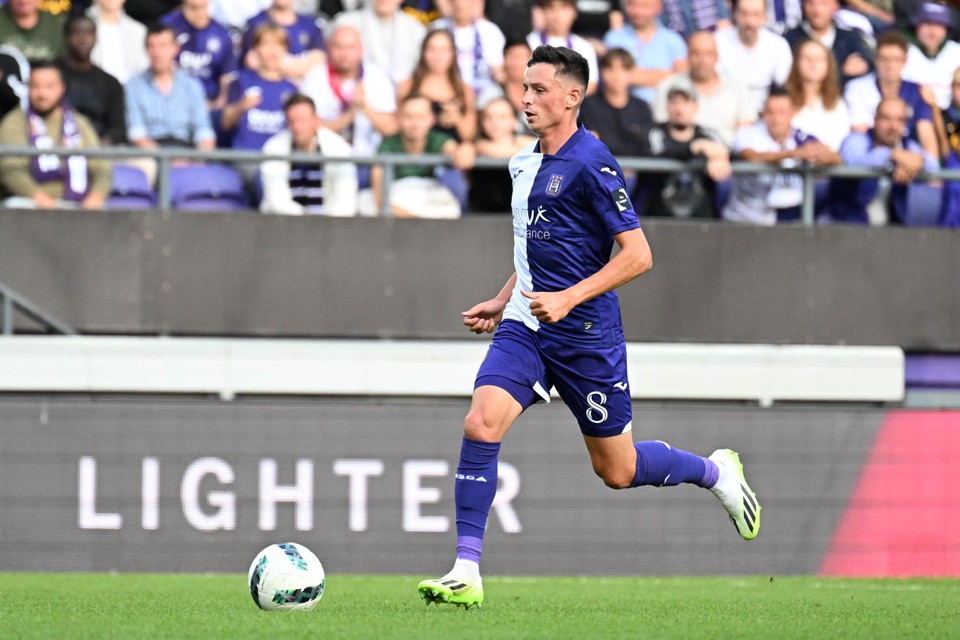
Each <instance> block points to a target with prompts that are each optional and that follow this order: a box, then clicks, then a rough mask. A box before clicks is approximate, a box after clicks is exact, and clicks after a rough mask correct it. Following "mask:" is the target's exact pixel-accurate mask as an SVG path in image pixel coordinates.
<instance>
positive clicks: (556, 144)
mask: <svg viewBox="0 0 960 640" xmlns="http://www.w3.org/2000/svg"><path fill="white" fill-rule="evenodd" d="M588 76H589V73H588V70H587V62H586V60H584V58H583V57H582V56H581V55H580V54H578V53H576V52H574V51H572V50H570V49H567V48H565V47H552V46H549V45H545V46H540V47H537V49H536V50H535V51H534V52H533V58H532V59H531V60H530V62H529V63H528V66H527V72H526V75H525V77H524V88H525V92H524V95H523V106H524V114H525V115H526V117H527V122H528V123H529V125H530V129H531V130H532V131H533V132H534V133H535V134H536V135H537V137H538V140H537V141H535V142H533V143H531V144H530V145H528V146H527V147H525V148H524V149H522V150H521V151H520V152H519V153H517V155H515V156H514V157H513V158H512V159H511V160H510V165H509V170H510V174H511V176H512V177H513V198H512V208H513V234H514V267H515V272H514V274H513V275H512V276H511V277H510V279H509V280H508V281H507V283H506V284H505V285H504V287H503V288H502V289H501V291H500V293H499V294H497V296H496V297H494V298H492V299H490V300H487V301H486V302H481V303H480V304H477V305H475V306H473V307H472V308H470V309H468V310H467V311H465V312H464V313H463V322H464V324H465V325H466V326H467V328H468V329H470V330H471V331H473V332H474V333H485V332H490V331H493V330H494V329H496V333H495V335H494V339H493V344H492V345H491V346H490V349H489V351H488V352H487V357H486V359H485V360H484V362H483V364H482V365H481V366H480V371H479V372H478V373H477V378H476V382H475V384H474V392H473V401H472V404H471V407H470V411H469V413H468V414H467V417H466V418H465V420H464V426H463V433H464V437H463V440H462V444H461V450H460V464H459V466H458V468H457V473H456V485H455V492H454V495H455V501H456V510H457V518H456V521H457V559H456V562H455V564H454V567H453V569H452V570H451V571H450V572H449V573H448V574H447V575H445V576H443V577H442V578H439V579H436V580H424V581H423V582H421V583H420V584H419V586H418V590H419V591H420V595H421V597H422V598H423V599H424V600H426V601H427V602H428V603H430V602H434V603H437V604H439V603H441V602H448V603H452V604H456V605H463V606H468V607H469V606H473V605H479V604H480V603H482V602H483V584H482V581H481V578H480V564H479V563H480V554H481V551H482V545H483V535H484V531H485V528H486V522H487V515H488V513H489V510H490V507H491V505H492V503H493V499H494V496H495V495H496V490H497V458H498V455H499V451H500V443H501V440H502V439H503V437H504V436H505V435H506V433H507V431H508V430H509V429H510V427H511V425H512V424H513V422H514V421H515V420H516V419H517V418H518V417H519V416H520V414H521V413H522V412H523V411H524V410H525V409H527V408H528V407H530V406H531V405H533V404H537V403H539V402H549V400H550V392H549V390H550V388H551V387H556V389H557V391H558V393H559V394H560V397H561V398H563V400H564V402H565V403H566V404H567V406H568V407H569V408H570V410H571V411H572V412H573V414H574V416H575V417H576V418H577V422H578V423H579V425H580V431H581V432H582V434H583V439H584V441H585V443H586V446H587V450H588V452H589V454H590V461H591V463H592V464H593V469H594V471H595V472H596V474H597V475H598V476H600V477H601V478H602V479H603V482H604V483H605V484H606V485H607V486H609V487H611V488H616V489H626V488H628V487H636V486H641V485H647V486H657V487H660V486H673V485H676V484H679V483H681V482H687V483H693V484H697V485H699V486H702V487H705V488H710V489H711V490H712V491H713V492H714V493H715V495H717V497H718V498H719V499H720V501H721V503H722V504H723V506H724V508H725V509H726V511H727V513H728V515H729V516H730V518H731V520H733V522H734V525H735V526H736V527H737V531H738V532H739V534H740V535H741V536H742V537H744V538H746V539H752V538H754V537H756V535H757V533H758V532H759V529H760V519H759V516H760V507H759V504H758V503H757V501H756V496H755V494H754V493H753V491H751V490H750V489H749V487H748V485H747V484H746V480H745V479H744V476H743V467H742V465H741V464H740V461H739V457H738V456H737V454H736V453H734V452H733V451H730V450H729V449H721V450H718V451H715V452H714V453H713V455H711V456H710V458H709V459H707V458H701V457H700V456H697V455H694V454H692V453H688V452H686V451H681V450H679V449H675V448H673V447H671V446H670V445H668V444H666V443H664V442H660V441H647V442H638V443H634V442H633V437H632V434H631V428H632V421H631V420H632V414H631V410H632V407H631V396H630V392H629V387H628V383H627V361H626V360H627V358H626V344H625V342H624V336H623V327H622V324H621V321H620V305H619V301H618V299H617V294H616V292H615V291H614V289H616V288H617V287H619V286H621V285H623V284H626V283H627V282H629V281H631V280H632V279H634V278H635V277H637V276H638V275H640V274H642V273H644V272H645V271H647V270H648V269H650V267H651V266H652V258H651V253H650V247H649V245H648V244H647V240H646V238H645V236H644V234H643V231H642V230H641V229H640V223H639V221H638V219H637V214H636V213H635V212H634V210H633V205H632V204H631V203H630V199H629V197H628V196H627V192H626V186H625V184H624V181H623V170H622V169H621V168H620V165H619V164H618V163H617V161H616V160H615V159H614V158H613V156H612V155H611V153H610V151H609V150H608V149H607V147H606V146H605V145H604V144H603V143H602V142H600V141H599V140H597V139H596V138H594V137H593V136H592V135H590V133H589V132H588V131H587V130H586V129H585V128H583V127H582V126H580V125H578V123H577V112H578V110H579V108H580V103H581V102H582V100H583V95H584V93H585V92H586V87H587V81H588ZM614 242H616V243H617V244H618V245H619V246H620V252H619V253H618V254H617V255H616V256H614V257H613V258H611V257H610V252H611V250H612V249H613V244H614ZM497 325H499V328H497Z"/></svg>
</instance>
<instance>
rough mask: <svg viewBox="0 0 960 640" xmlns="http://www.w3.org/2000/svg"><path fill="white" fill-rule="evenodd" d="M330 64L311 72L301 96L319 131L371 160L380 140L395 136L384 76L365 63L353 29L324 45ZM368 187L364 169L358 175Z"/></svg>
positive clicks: (391, 97) (392, 100) (393, 103)
mask: <svg viewBox="0 0 960 640" xmlns="http://www.w3.org/2000/svg"><path fill="white" fill-rule="evenodd" d="M327 47H328V54H329V64H321V65H319V66H317V67H314V68H313V70H312V71H310V72H309V73H308V74H307V76H306V77H305V78H304V79H303V84H302V85H300V91H301V92H303V93H304V94H306V95H308V96H310V97H311V98H313V101H314V103H315V104H316V106H317V115H318V116H320V119H321V120H322V121H323V123H324V126H326V127H327V128H329V129H331V130H333V131H336V132H337V133H339V134H340V135H342V136H343V137H344V138H345V139H346V140H347V142H349V143H350V145H351V147H352V148H353V153H354V155H358V156H372V155H374V154H375V153H376V150H377V147H378V146H379V145H380V140H381V139H382V137H383V136H386V135H392V134H394V133H396V132H397V114H396V111H397V98H396V94H395V92H394V90H393V83H392V82H391V81H390V77H389V76H388V75H387V73H386V72H385V71H383V70H382V69H380V68H379V67H378V66H376V65H374V64H372V63H370V62H364V60H363V44H362V43H361V40H360V33H359V32H358V31H357V29H356V28H355V27H352V26H350V25H341V26H339V27H337V28H335V29H334V31H333V33H332V34H331V35H330V39H329V40H328V41H327ZM360 174H361V178H360V183H361V186H366V185H367V184H369V167H363V168H362V169H361V171H360Z"/></svg>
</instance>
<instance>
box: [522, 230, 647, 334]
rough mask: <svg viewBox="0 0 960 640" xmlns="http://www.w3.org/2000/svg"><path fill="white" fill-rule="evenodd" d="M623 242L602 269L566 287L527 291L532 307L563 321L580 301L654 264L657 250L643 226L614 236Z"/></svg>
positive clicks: (542, 317) (542, 316) (544, 319)
mask: <svg viewBox="0 0 960 640" xmlns="http://www.w3.org/2000/svg"><path fill="white" fill-rule="evenodd" d="M613 239H614V240H616V241H617V244H618V245H620V252H619V253H618V254H617V255H615V256H614V257H613V258H612V259H611V260H610V262H608V263H607V264H606V265H604V267H603V268H602V269H600V271H597V272H596V273H595V274H593V275H592V276H590V277H589V278H585V279H583V280H581V281H580V282H578V283H577V284H575V285H573V286H572V287H570V288H569V289H564V290H563V291H537V292H531V291H523V292H522V293H523V295H524V296H526V297H527V298H529V299H530V301H531V302H530V311H531V313H533V315H535V316H536V317H537V319H538V320H540V321H541V322H549V323H554V322H560V321H561V320H563V319H564V318H565V317H567V314H568V313H570V310H571V309H573V308H574V307H576V306H577V305H578V304H581V303H583V302H586V301H587V300H592V299H593V298H596V297H597V296H599V295H601V294H603V293H606V292H607V291H612V290H613V289H616V288H617V287H619V286H621V285H624V284H626V283H628V282H630V281H631V280H633V279H634V278H636V277H637V276H639V275H640V274H642V273H644V272H646V271H649V270H650V269H651V268H652V267H653V254H652V253H651V251H650V245H649V244H648V243H647V237H646V236H645V235H644V233H643V230H642V229H639V228H638V229H631V230H629V231H623V232H621V233H618V234H617V235H615V236H613Z"/></svg>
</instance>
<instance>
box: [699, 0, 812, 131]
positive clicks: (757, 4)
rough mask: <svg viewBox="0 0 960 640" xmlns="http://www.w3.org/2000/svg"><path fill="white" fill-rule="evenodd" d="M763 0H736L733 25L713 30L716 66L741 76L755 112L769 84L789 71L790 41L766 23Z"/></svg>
mask: <svg viewBox="0 0 960 640" xmlns="http://www.w3.org/2000/svg"><path fill="white" fill-rule="evenodd" d="M765 19H766V4H765V3H764V0H740V1H739V2H738V3H737V8H736V9H735V10H734V12H733V21H734V24H735V25H736V26H735V27H734V28H732V29H724V30H723V31H718V32H717V34H716V39H717V51H718V52H719V54H720V68H721V70H724V71H726V72H727V73H729V74H731V75H734V76H736V77H738V78H740V79H742V80H743V82H744V84H746V85H747V89H749V90H750V95H751V96H752V99H753V109H754V111H756V112H757V113H759V112H760V111H761V110H762V109H763V106H764V101H765V100H766V97H767V90H768V89H769V88H770V85H771V84H783V83H784V82H786V80H787V76H788V75H789V74H790V66H791V64H793V54H792V53H791V52H790V45H789V44H787V41H786V40H784V39H783V37H782V36H778V35H777V34H775V33H773V32H772V31H770V30H769V29H767V28H766V27H764V20H765Z"/></svg>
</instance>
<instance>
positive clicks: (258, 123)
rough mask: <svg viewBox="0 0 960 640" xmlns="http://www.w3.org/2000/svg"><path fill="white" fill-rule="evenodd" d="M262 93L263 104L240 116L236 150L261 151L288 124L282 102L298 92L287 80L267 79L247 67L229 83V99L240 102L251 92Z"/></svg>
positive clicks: (235, 137) (235, 133) (234, 136)
mask: <svg viewBox="0 0 960 640" xmlns="http://www.w3.org/2000/svg"><path fill="white" fill-rule="evenodd" d="M257 91H258V92H259V93H260V104H258V105H257V106H256V107H254V108H253V109H250V110H249V111H247V112H246V113H244V114H243V115H242V116H241V117H240V122H239V123H238V124H237V130H236V131H235V132H234V134H233V148H234V149H253V150H260V149H261V148H262V147H263V143H265V142H266V141H267V140H268V139H269V138H270V136H272V135H273V134H275V133H278V132H280V131H282V130H283V128H284V127H286V125H287V122H286V117H285V115H284V113H283V103H284V102H286V100H287V98H289V97H290V96H291V95H293V94H294V93H296V92H297V87H296V85H294V84H293V83H292V82H290V81H288V80H264V79H263V78H262V77H260V75H259V74H257V73H256V72H254V71H250V70H248V69H244V70H243V71H241V72H240V73H239V74H237V79H236V80H234V81H233V84H231V85H230V93H229V97H228V102H229V103H230V104H233V103H235V102H237V101H239V100H240V99H241V98H242V97H243V96H244V95H245V94H247V93H248V92H257Z"/></svg>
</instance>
